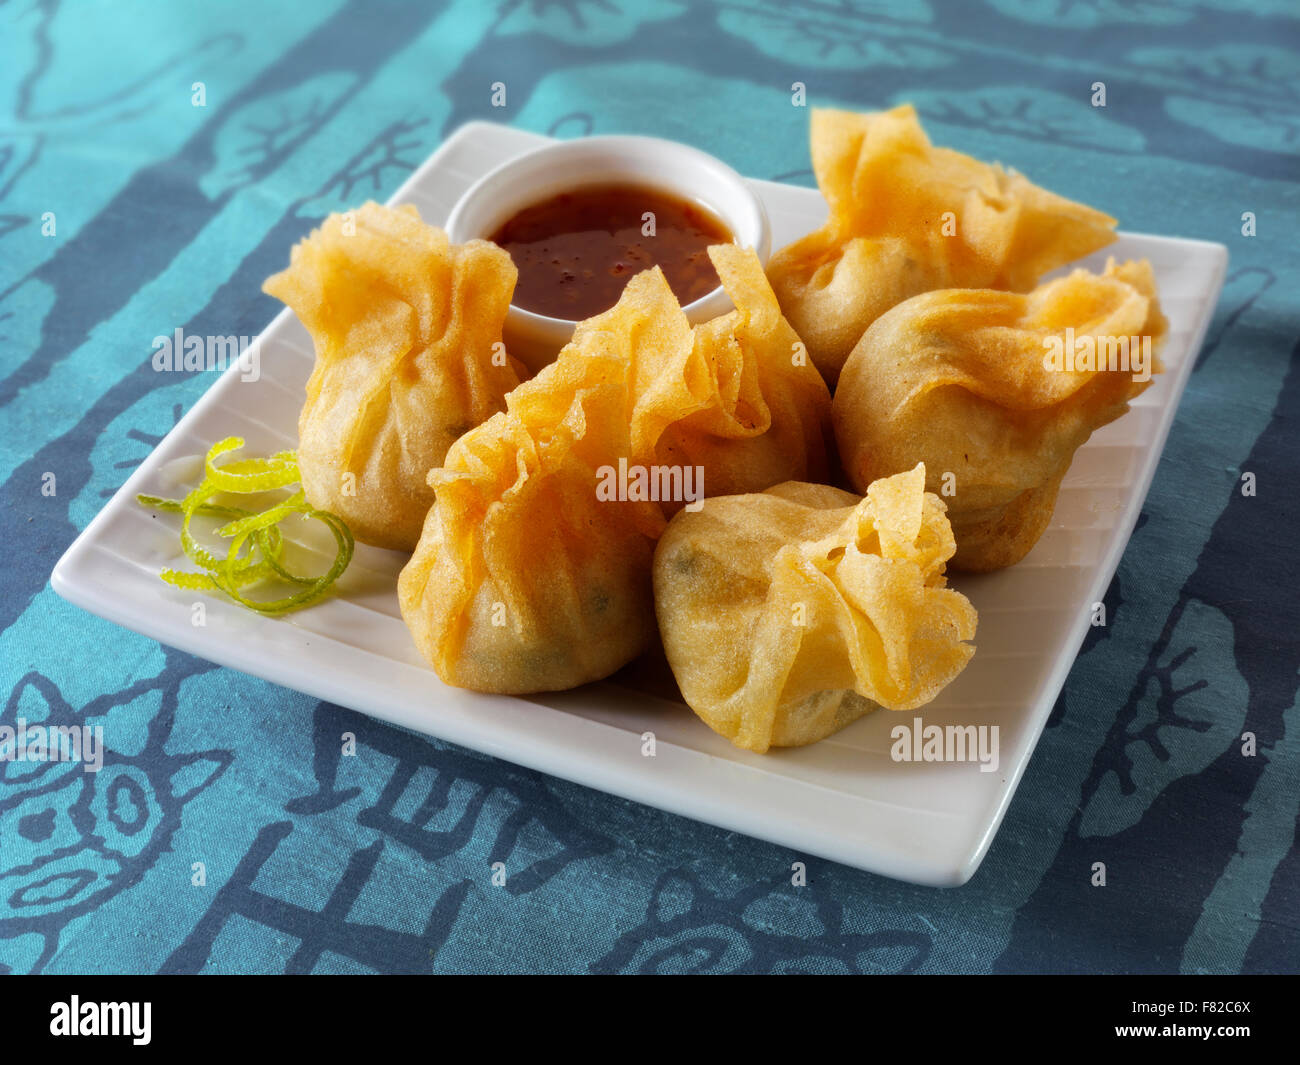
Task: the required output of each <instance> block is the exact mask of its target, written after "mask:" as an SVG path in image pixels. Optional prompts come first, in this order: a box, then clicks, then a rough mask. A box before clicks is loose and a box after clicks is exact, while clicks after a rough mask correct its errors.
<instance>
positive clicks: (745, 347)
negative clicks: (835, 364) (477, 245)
mask: <svg viewBox="0 0 1300 1065" xmlns="http://www.w3.org/2000/svg"><path fill="white" fill-rule="evenodd" d="M710 253H711V255H712V256H713V261H714V264H715V265H716V267H717V269H718V273H719V275H720V277H721V278H722V281H723V284H724V285H725V286H726V287H727V290H728V292H729V293H730V294H731V296H732V299H733V301H734V302H735V304H736V306H737V310H735V311H733V312H731V313H730V314H727V315H723V316H722V317H720V318H718V319H715V320H713V321H711V322H707V323H704V324H703V325H701V326H699V327H697V328H695V329H692V327H691V325H690V323H689V322H688V321H687V319H686V316H685V315H684V314H683V313H682V310H681V307H680V306H679V305H678V303H677V300H676V298H675V297H674V296H673V294H672V290H671V289H670V288H669V286H668V283H667V281H666V280H665V278H664V276H663V273H662V271H660V270H659V269H657V268H656V269H653V270H648V271H646V272H645V273H642V274H639V275H637V276H636V277H634V278H633V279H632V280H631V281H630V282H629V283H628V285H627V287H626V288H625V289H624V292H623V296H622V298H621V299H620V300H619V302H618V303H617V304H616V305H615V306H614V307H613V308H611V309H610V310H608V311H606V312H605V313H604V314H601V315H597V316H596V317H594V318H590V319H588V320H586V321H585V322H581V323H579V325H578V327H577V329H576V331H575V332H574V336H573V340H572V341H571V342H570V343H569V344H568V345H567V346H566V347H565V348H564V349H563V350H562V351H561V352H560V354H559V356H558V357H557V359H556V361H555V362H554V363H552V364H551V365H549V366H547V367H545V368H544V369H543V370H542V371H541V372H540V373H539V374H538V375H537V376H536V377H535V378H533V379H532V380H531V381H528V382H526V383H524V384H523V385H521V386H520V387H519V388H517V389H516V390H515V391H514V392H512V393H511V394H510V395H509V397H508V398H507V407H508V409H507V411H506V413H505V414H502V415H499V416H497V417H494V418H492V419H491V420H489V421H488V422H486V423H484V424H483V425H482V426H480V427H478V428H477V429H475V430H473V431H471V432H470V433H468V434H466V435H465V436H464V437H462V438H461V439H460V440H458V441H457V442H456V443H455V444H454V445H453V446H452V448H451V450H450V451H449V452H448V454H447V459H446V462H445V464H444V467H443V468H442V469H438V470H435V471H433V473H432V474H431V475H430V478H429V483H430V484H431V486H432V487H433V488H434V490H435V495H436V499H435V502H434V505H433V507H432V509H431V510H430V511H429V514H428V518H427V520H426V523H425V527H424V534H423V536H422V537H421V539H420V543H419V545H418V546H417V548H416V550H415V554H414V556H413V557H412V559H411V561H410V563H409V564H408V565H407V566H406V568H405V569H404V570H403V571H402V575H401V578H400V581H399V584H398V593H399V599H400V601H401V607H402V616H403V617H404V618H405V620H406V623H407V626H408V627H409V628H410V630H411V633H412V635H413V636H414V638H415V641H416V644H417V645H418V646H419V647H420V650H421V651H422V652H423V654H424V655H425V657H427V658H428V659H429V660H430V661H431V662H432V663H433V665H434V668H435V669H436V670H437V672H438V674H439V676H441V677H442V679H443V680H444V681H446V682H447V683H448V684H454V685H457V686H460V687H468V688H474V689H477V690H480V691H494V692H507V693H517V694H521V693H526V692H537V691H550V690H557V689H563V688H570V687H574V686H576V685H578V684H582V683H585V682H587V681H592V680H598V679H600V678H601V677H604V676H607V675H609V674H610V673H612V672H614V671H615V670H616V669H618V668H619V667H621V666H623V665H625V664H626V663H627V662H629V661H630V660H631V659H632V658H634V657H635V656H636V655H637V654H638V653H640V652H641V651H642V650H643V649H644V648H645V647H646V646H647V645H648V643H649V642H650V641H651V639H652V637H653V633H654V628H653V626H654V620H653V612H654V611H653V602H652V598H651V589H650V559H651V555H652V552H653V549H654V542H655V540H656V539H657V538H658V536H659V534H660V533H661V532H662V531H663V528H664V526H665V524H666V521H667V518H668V516H669V515H670V514H672V513H673V512H675V511H677V510H680V509H681V508H682V507H684V506H696V505H698V500H699V499H700V493H701V490H702V492H703V493H704V494H708V493H709V492H712V491H714V490H715V489H716V488H718V487H729V486H733V485H740V486H743V489H744V490H757V489H759V488H764V487H767V486H768V485H770V484H772V483H774V482H776V481H781V480H785V479H788V478H790V477H800V478H802V477H809V476H814V477H816V476H824V475H825V471H826V467H827V449H828V448H827V433H828V432H829V405H830V397H829V393H828V392H827V391H826V386H825V384H824V383H823V382H822V380H821V378H820V377H819V375H818V374H817V371H816V370H815V369H814V368H813V366H812V365H811V364H810V363H807V362H806V361H802V360H800V359H799V358H798V352H797V351H796V350H794V348H795V345H796V344H797V337H795V336H794V334H793V332H792V331H791V329H790V327H789V325H788V324H787V323H786V322H785V320H784V319H783V318H782V317H781V314H780V312H779V310H778V309H777V305H776V299H775V297H774V296H773V295H772V292H771V290H770V288H769V287H768V285H767V282H766V280H765V279H764V277H763V272H762V268H761V267H760V266H759V264H758V260H757V258H756V257H755V256H754V254H753V253H752V252H742V251H741V250H740V249H737V248H733V247H730V246H720V247H716V248H711V249H710ZM665 471H666V473H668V474H671V473H673V471H676V473H677V474H678V477H677V479H676V480H675V481H674V479H673V478H672V477H671V476H665V475H664V474H665ZM638 472H639V473H640V474H642V475H644V476H642V477H641V478H639V479H638V478H637V477H636V476H634V475H635V474H636V473H638ZM674 484H675V485H676V486H677V488H678V489H679V491H678V492H676V493H674V492H671V491H667V492H666V491H663V490H662V489H663V488H665V487H666V486H671V485H674ZM687 485H689V487H690V489H691V493H690V495H689V498H688V497H687V495H686V493H685V491H684V489H685V487H686V486H687Z"/></svg>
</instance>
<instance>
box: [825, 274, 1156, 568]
mask: <svg viewBox="0 0 1300 1065" xmlns="http://www.w3.org/2000/svg"><path fill="white" fill-rule="evenodd" d="M1167 330H1168V322H1167V321H1166V319H1165V317H1164V315H1163V314H1162V313H1161V311H1160V305H1159V300H1158V299H1157V296H1156V285H1155V277H1154V274H1153V273H1152V270H1151V266H1150V264H1149V263H1147V262H1146V261H1145V260H1142V261H1139V262H1132V261H1131V262H1126V263H1124V264H1122V265H1117V264H1116V263H1115V262H1114V260H1111V261H1110V262H1109V263H1108V264H1107V266H1106V269H1105V272H1104V273H1102V274H1093V273H1090V272H1088V271H1087V270H1075V271H1073V272H1072V273H1071V274H1069V275H1068V276H1066V277H1063V278H1058V279H1057V280H1054V281H1050V282H1047V283H1046V284H1044V285H1041V286H1039V287H1038V288H1037V289H1035V290H1034V291H1033V292H1031V293H1028V294H1027V295H1020V294H1017V293H1011V292H996V291H991V290H965V289H943V290H938V291H934V292H927V293H923V294H922V295H919V296H915V297H913V298H912V299H909V300H907V301H906V302H904V303H901V304H899V305H898V306H897V307H895V308H894V309H893V310H891V311H889V312H888V313H887V314H885V315H883V316H882V317H881V318H879V319H878V320H877V321H876V323H875V324H874V325H872V327H871V328H870V329H869V330H867V333H866V334H865V335H864V336H863V338H862V340H861V342H860V343H859V344H858V345H857V347H856V348H855V349H854V351H853V354H852V355H851V356H850V358H849V361H848V362H847V363H846V364H845V367H844V373H843V374H842V375H841V377H840V383H839V388H838V389H837V391H836V395H835V404H834V412H835V432H836V438H837V440H838V442H839V448H840V458H841V461H842V462H843V465H844V469H845V472H846V474H847V476H848V478H849V480H850V481H851V483H852V484H853V485H854V486H855V487H858V488H863V487H865V486H866V485H869V484H871V483H872V482H873V481H875V480H876V479H878V478H880V477H887V476H889V475H891V474H894V473H898V472H899V471H900V470H907V469H911V468H912V467H913V466H915V464H916V463H918V462H923V463H924V464H925V468H926V470H927V471H928V478H929V480H928V482H927V488H928V489H929V490H930V491H932V492H942V493H943V494H944V496H945V500H946V502H947V504H948V517H949V519H950V520H951V522H952V527H953V531H954V533H955V535H956V538H957V552H956V555H955V556H954V558H953V567H954V568H957V569H970V570H991V569H998V568H1001V567H1003V566H1009V565H1013V564H1014V563H1016V562H1018V561H1019V560H1020V559H1021V558H1023V557H1024V556H1025V554H1027V553H1028V551H1029V550H1030V548H1032V547H1033V545H1034V543H1035V542H1036V541H1037V540H1038V538H1039V536H1040V535H1042V532H1043V530H1044V529H1045V528H1046V527H1047V524H1048V522H1049V521H1050V519H1051V515H1052V510H1053V508H1054V506H1055V503H1056V494H1057V489H1058V488H1059V486H1060V483H1061V480H1062V478H1063V477H1064V476H1065V473H1066V471H1067V470H1068V469H1069V466H1070V462H1071V461H1072V459H1073V457H1074V453H1075V451H1076V450H1077V449H1078V448H1079V447H1080V445H1082V444H1083V443H1084V442H1085V441H1086V440H1087V439H1088V437H1089V436H1091V435H1092V433H1093V431H1094V430H1096V429H1098V428H1100V427H1101V426H1103V425H1105V424H1107V423H1108V422H1111V421H1113V420H1114V419H1116V418H1118V417H1119V416H1120V415H1122V414H1123V413H1124V412H1125V411H1126V410H1127V409H1128V405H1129V401H1130V400H1131V399H1133V398H1134V397H1135V396H1137V395H1139V394H1140V393H1141V392H1143V391H1144V390H1145V389H1146V388H1147V387H1148V386H1149V384H1150V380H1149V379H1148V380H1145V381H1143V380H1135V379H1134V378H1135V376H1139V377H1140V376H1142V373H1141V372H1135V371H1134V366H1135V364H1134V363H1133V361H1132V356H1130V357H1129V358H1130V361H1129V363H1128V368H1127V369H1125V368H1124V364H1123V361H1122V358H1121V357H1120V356H1119V355H1117V356H1116V365H1117V368H1116V369H1114V370H1112V369H1110V368H1109V367H1110V355H1109V353H1108V349H1109V348H1110V347H1111V345H1112V342H1114V343H1117V342H1118V338H1124V339H1125V340H1126V341H1127V342H1128V343H1129V344H1130V346H1131V343H1132V342H1131V340H1130V338H1132V337H1137V338H1139V344H1140V345H1144V344H1145V342H1144V341H1142V340H1141V338H1144V337H1149V338H1150V347H1151V353H1152V355H1151V364H1150V365H1149V367H1148V368H1147V369H1148V370H1149V372H1150V373H1158V372H1160V369H1161V367H1160V362H1159V358H1158V355H1157V352H1158V350H1159V348H1160V346H1161V344H1162V342H1163V340H1164V338H1165V334H1166V332H1167ZM1071 331H1072V332H1071ZM1071 336H1073V338H1074V345H1075V348H1076V350H1077V351H1079V352H1080V353H1082V350H1083V346H1086V345H1088V344H1091V346H1092V348H1093V350H1094V351H1095V352H1097V353H1102V352H1107V353H1106V354H1101V355H1100V356H1099V357H1098V358H1096V359H1094V365H1093V367H1092V368H1086V366H1085V367H1083V368H1080V367H1079V365H1078V364H1076V365H1075V366H1074V367H1073V368H1070V367H1069V366H1068V364H1064V363H1063V367H1064V368H1060V369H1058V368H1055V367H1049V366H1048V365H1047V364H1046V362H1045V360H1046V358H1047V357H1048V356H1049V355H1050V354H1051V352H1052V351H1053V350H1054V348H1053V345H1055V344H1057V343H1059V344H1060V346H1061V350H1064V348H1065V347H1066V346H1067V344H1068V342H1069V338H1070V337H1071ZM1082 361H1083V360H1082V359H1080V362H1082ZM1098 362H1100V363H1102V365H1103V366H1104V367H1105V368H1098V366H1097V363H1098ZM947 474H950V475H951V478H950V480H949V487H948V490H947V491H944V488H943V486H944V477H945V475H947Z"/></svg>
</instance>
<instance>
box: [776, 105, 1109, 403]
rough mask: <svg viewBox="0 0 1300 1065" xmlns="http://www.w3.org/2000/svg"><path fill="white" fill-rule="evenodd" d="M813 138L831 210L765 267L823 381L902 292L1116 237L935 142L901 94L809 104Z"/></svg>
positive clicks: (1092, 216) (1058, 256)
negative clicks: (870, 109) (865, 101)
mask: <svg viewBox="0 0 1300 1065" xmlns="http://www.w3.org/2000/svg"><path fill="white" fill-rule="evenodd" d="M811 140H812V161H813V170H814V172H815V173H816V175H817V184H818V186H819V187H820V188H821V191H822V194H823V195H824V196H825V198H826V202H827V204H828V205H829V207H830V218H829V220H828V221H827V223H826V225H825V226H823V227H822V228H821V229H819V230H817V231H815V232H813V233H810V234H809V235H808V236H806V237H803V238H801V239H800V240H797V241H795V242H794V243H793V244H790V245H788V246H787V247H785V248H782V249H781V250H780V251H778V252H777V253H776V255H774V256H773V257H772V261H771V262H770V263H769V264H768V277H769V278H770V279H771V281H772V287H773V288H774V289H775V290H776V294H777V297H778V298H779V300H780V302H781V308H782V310H783V311H784V312H785V315H786V317H787V318H788V319H789V320H790V322H791V324H792V325H793V326H794V328H795V329H796V330H797V331H798V333H799V335H800V336H801V337H803V339H804V341H805V343H807V345H808V351H809V353H810V354H811V355H812V358H813V361H814V362H815V363H816V365H817V367H818V369H820V370H821V371H822V374H823V376H824V377H825V378H826V380H827V382H828V383H829V384H830V386H831V388H832V389H834V387H835V382H836V379H837V378H838V376H839V372H840V369H841V367H842V366H843V365H844V361H845V359H847V358H848V355H849V352H850V351H851V350H852V349H853V346H854V345H855V344H856V343H857V342H858V339H859V338H860V337H861V336H862V334H863V333H864V332H866V330H867V327H868V326H869V325H871V323H872V322H873V321H875V320H876V319H877V318H878V317H879V316H880V315H882V314H883V313H884V312H885V311H887V310H889V308H890V307H893V306H894V305H896V304H898V303H901V302H902V301H903V300H905V299H907V298H908V297H910V296H915V295H916V294H918V293H920V292H927V291H929V290H931V289H940V288H997V289H1007V290H1009V291H1013V292H1024V291H1027V290H1028V289H1030V288H1032V287H1033V286H1034V285H1035V284H1036V283H1037V281H1038V279H1039V278H1040V277H1041V276H1042V275H1043V274H1045V273H1047V272H1048V271H1050V270H1053V269H1055V268H1056V267H1058V266H1063V265H1065V264H1066V263H1069V262H1072V261H1073V260H1075V259H1078V258H1080V257H1081V256H1084V255H1088V254H1090V253H1091V252H1094V251H1096V250H1097V249H1099V248H1102V247H1105V246H1106V245H1107V244H1109V243H1111V241H1113V240H1114V239H1115V234H1114V232H1113V229H1114V226H1115V219H1113V218H1111V217H1109V216H1108V215H1105V214H1102V213H1101V212H1100V211H1096V210H1093V209H1092V208H1091V207H1086V206H1084V205H1083V204H1079V203H1074V202H1072V201H1070V200H1067V199H1065V198H1063V197H1061V196H1057V195H1056V194H1054V193H1051V192H1048V191H1047V190H1046V189H1043V188H1040V187H1039V186H1037V185H1035V184H1033V183H1032V182H1030V181H1028V180H1027V179H1026V178H1024V177H1023V176H1021V175H1020V174H1017V173H1015V172H1012V171H1007V170H1004V169H1002V168H1001V167H1000V166H997V165H996V164H988V163H982V162H980V161H978V160H976V159H972V158H971V157H970V156H968V155H963V154H962V153H960V152H956V151H952V150H950V149H947V148H935V147H933V146H932V145H931V144H930V141H929V139H928V138H927V137H926V135H925V132H924V130H922V128H921V124H920V121H919V120H918V119H917V117H916V111H915V110H914V109H913V108H912V107H911V106H902V107H896V108H894V109H893V110H892V111H881V112H877V113H873V114H856V113H853V112H850V111H835V110H827V109H816V110H814V111H813V113H812V122H811Z"/></svg>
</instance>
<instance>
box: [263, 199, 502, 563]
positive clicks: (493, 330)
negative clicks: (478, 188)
mask: <svg viewBox="0 0 1300 1065" xmlns="http://www.w3.org/2000/svg"><path fill="white" fill-rule="evenodd" d="M515 278H516V270H515V266H514V263H513V262H511V260H510V256H509V255H507V254H506V253H505V252H504V251H502V250H501V249H500V248H498V247H497V246H496V245H494V244H489V243H488V242H486V241H482V240H473V241H470V242H469V243H468V244H463V245H453V244H451V243H449V241H448V239H447V235H446V234H445V233H444V232H443V231H442V230H441V229H438V228H437V227H435V226H430V225H426V224H425V223H424V222H422V221H420V215H419V212H418V211H417V210H416V208H415V207H413V206H410V205H406V206H402V207H396V208H390V207H381V206H380V205H379V204H376V203H367V204H365V205H364V206H362V207H360V208H359V209H357V210H356V211H354V212H350V213H349V214H347V215H338V214H335V215H330V216H329V218H327V219H326V220H325V221H324V223H323V224H322V225H321V227H320V228H319V229H317V230H314V231H313V232H312V234H311V235H310V236H309V237H307V238H306V239H305V240H303V241H302V242H301V243H299V244H298V245H297V246H296V247H295V248H294V249H293V255H292V259H291V261H290V265H289V268H288V269H287V270H284V271H282V272H281V273H278V274H276V275H275V276H273V277H271V278H268V279H267V281H266V283H265V285H264V286H263V288H264V289H265V291H266V292H267V293H269V294H270V295H272V296H275V297H276V298H277V299H280V300H282V301H283V302H285V303H287V304H288V305H289V306H290V307H292V308H293V310H294V312H295V313H296V314H297V315H298V318H299V319H300V320H301V321H302V323H303V325H304V326H306V328H307V331H308V332H309V333H310V334H311V337H312V341H313V343H314V345H315V348H316V367H315V369H314V370H313V372H312V375H311V379H310V380H309V381H308V382H307V402H306V403H305V404H304V405H303V408H302V413H301V415H300V416H299V419H298V466H299V469H300V470H301V472H302V486H303V489H304V490H305V491H306V493H307V499H308V501H309V502H310V503H311V504H312V506H314V507H318V508H320V509H321V510H328V511H330V512H332V513H334V514H337V515H338V516H339V517H341V518H342V519H343V520H344V521H346V522H347V523H348V525H349V526H350V527H351V529H352V531H353V534H354V535H355V536H356V538H357V539H358V540H361V541H363V542H365V543H368V544H375V545H377V546H380V547H391V548H398V549H401V550H407V551H409V550H411V549H412V548H413V547H415V544H416V541H417V540H419V538H420V529H421V528H422V526H423V524H424V516H425V514H426V513H427V512H428V509H429V506H430V505H431V504H432V502H433V491H432V489H431V488H430V487H429V485H428V483H427V477H428V474H429V471H430V470H431V469H433V468H434V467H435V466H440V465H441V464H442V461H443V458H444V457H445V455H446V454H447V449H448V448H449V447H450V446H451V444H452V442H453V441H454V440H456V438H457V437H459V436H460V435H461V434H462V433H464V432H465V431H466V430H468V429H471V428H473V427H474V426H476V425H478V424H479V423H480V422H482V421H484V420H485V419H487V418H489V417H490V416H491V415H492V414H494V413H496V412H497V411H500V410H503V409H504V408H505V395H506V393H507V392H509V391H510V390H511V389H512V388H514V387H515V386H516V385H517V384H519V381H520V379H521V376H522V374H523V368H522V366H521V365H520V364H519V363H517V362H516V361H515V360H514V359H511V358H509V357H507V356H506V354H505V348H504V346H503V345H502V342H501V327H502V324H503V323H504V322H505V316H506V310H507V308H508V307H509V306H510V296H511V293H512V292H513V291H514V286H515Z"/></svg>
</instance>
